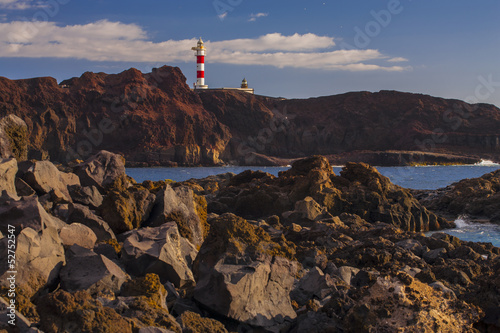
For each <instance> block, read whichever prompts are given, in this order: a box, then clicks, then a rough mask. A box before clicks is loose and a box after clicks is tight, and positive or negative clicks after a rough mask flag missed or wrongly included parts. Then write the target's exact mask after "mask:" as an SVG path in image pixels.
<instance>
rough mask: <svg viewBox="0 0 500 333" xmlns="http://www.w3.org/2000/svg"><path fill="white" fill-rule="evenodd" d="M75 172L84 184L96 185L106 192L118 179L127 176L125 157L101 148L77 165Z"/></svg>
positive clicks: (102, 191)
mask: <svg viewBox="0 0 500 333" xmlns="http://www.w3.org/2000/svg"><path fill="white" fill-rule="evenodd" d="M74 172H75V174H76V175H78V177H79V178H80V183H81V185H82V186H95V187H97V189H98V190H99V191H100V192H101V193H104V192H105V191H106V190H107V189H108V188H109V187H110V186H111V185H112V184H113V182H114V181H115V180H116V179H118V178H120V177H124V176H125V159H124V158H123V157H122V156H120V155H118V154H113V153H110V152H109V151H106V150H101V151H100V152H98V153H97V154H96V155H94V156H91V157H90V158H88V159H87V160H86V161H85V162H83V163H82V164H80V165H78V166H76V167H75V170H74Z"/></svg>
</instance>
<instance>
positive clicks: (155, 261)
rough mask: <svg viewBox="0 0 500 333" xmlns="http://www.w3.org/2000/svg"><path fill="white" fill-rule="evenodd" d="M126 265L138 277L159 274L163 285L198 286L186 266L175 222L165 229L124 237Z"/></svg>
mask: <svg viewBox="0 0 500 333" xmlns="http://www.w3.org/2000/svg"><path fill="white" fill-rule="evenodd" d="M123 236H124V237H126V239H125V241H124V242H123V248H122V261H123V262H124V264H125V266H126V268H127V271H128V272H129V273H130V274H131V275H134V276H142V275H144V274H146V273H156V274H158V275H159V276H160V278H161V279H162V282H163V283H165V282H166V281H170V282H172V283H174V284H175V286H176V287H183V286H186V285H192V284H194V278H193V273H192V272H191V269H190V268H189V266H188V264H187V262H186V259H185V258H186V256H187V254H186V253H183V252H182V246H181V241H180V238H181V236H180V235H179V231H178V229H177V225H176V224H175V223H174V222H170V223H165V224H163V225H162V226H161V227H156V228H141V229H139V230H133V231H130V232H128V233H126V234H124V235H123Z"/></svg>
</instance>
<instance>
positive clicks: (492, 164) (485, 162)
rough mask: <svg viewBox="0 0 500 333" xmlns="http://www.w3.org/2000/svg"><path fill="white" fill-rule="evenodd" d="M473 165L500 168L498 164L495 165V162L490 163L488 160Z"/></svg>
mask: <svg viewBox="0 0 500 333" xmlns="http://www.w3.org/2000/svg"><path fill="white" fill-rule="evenodd" d="M474 165H476V166H491V167H495V166H500V164H498V163H495V162H493V161H490V160H481V162H477V163H475V164H474Z"/></svg>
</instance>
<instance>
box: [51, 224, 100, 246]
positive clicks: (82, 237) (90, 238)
mask: <svg viewBox="0 0 500 333" xmlns="http://www.w3.org/2000/svg"><path fill="white" fill-rule="evenodd" d="M59 237H60V238H61V240H62V242H63V244H64V245H65V246H71V245H74V244H76V245H79V246H81V247H84V248H87V249H93V248H94V245H95V243H96V241H97V236H96V235H95V233H94V232H93V231H92V229H90V228H89V227H87V226H86V225H83V224H81V223H71V224H70V225H67V226H65V227H63V228H62V229H61V230H60V231H59Z"/></svg>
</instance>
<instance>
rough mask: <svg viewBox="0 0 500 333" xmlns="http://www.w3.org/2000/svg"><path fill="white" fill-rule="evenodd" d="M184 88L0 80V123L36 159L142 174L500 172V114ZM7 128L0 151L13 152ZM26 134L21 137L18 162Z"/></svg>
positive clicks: (463, 106) (150, 78) (414, 99)
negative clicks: (228, 168) (330, 166)
mask: <svg viewBox="0 0 500 333" xmlns="http://www.w3.org/2000/svg"><path fill="white" fill-rule="evenodd" d="M185 81H186V78H185V77H184V76H183V74H182V73H181V71H180V70H179V69H178V68H173V67H169V66H164V67H161V68H157V69H154V70H153V72H152V73H148V74H144V73H141V72H139V71H138V70H136V69H129V70H127V71H124V72H122V73H120V74H109V75H108V74H105V73H91V72H87V73H84V74H83V75H82V76H81V77H79V78H72V79H70V80H66V81H63V82H61V84H57V82H56V81H55V79H53V78H49V77H45V78H34V79H26V80H15V81H13V80H8V79H6V78H0V117H3V116H7V115H16V116H18V117H20V118H22V120H24V121H25V122H26V124H27V133H28V135H29V138H30V144H29V157H30V158H35V159H39V160H40V159H46V158H50V159H52V160H55V161H60V162H67V161H69V160H73V159H81V160H83V159H86V158H87V157H89V156H90V155H92V154H94V153H96V152H98V151H100V150H102V149H106V150H109V151H113V152H116V153H120V154H122V155H123V156H125V158H126V159H127V161H128V162H129V163H130V164H131V165H137V166H148V165H176V164H184V165H200V164H207V165H214V164H219V163H233V164H247V165H250V164H252V165H255V164H257V165H273V164H282V163H287V164H288V163H289V160H290V159H296V158H302V157H306V156H310V155H314V154H322V155H331V161H332V162H334V163H336V164H337V163H342V164H344V163H345V161H357V162H370V163H372V164H377V165H411V164H421V163H470V162H475V161H477V160H479V159H481V158H483V159H492V160H496V161H498V160H500V133H499V132H498V128H500V110H499V109H498V108H497V107H495V106H493V105H487V104H474V105H471V104H467V103H465V102H462V101H459V100H450V99H442V98H436V97H431V96H427V95H421V94H411V93H402V92H396V91H380V92H377V93H370V92H352V93H346V94H341V95H335V96H326V97H318V98H310V99H290V100H286V99H282V98H271V97H264V96H258V95H251V94H248V93H244V92H238V91H223V90H213V91H212V90H209V91H204V92H199V93H196V92H193V91H192V90H190V88H189V86H188V85H187V84H186V83H185ZM16 126H17V125H16ZM1 127H2V126H1V125H0V143H1V142H7V141H6V140H4V139H1V138H2V137H3V134H1V133H2V130H1ZM17 128H21V127H17ZM23 133H24V132H23V130H21V131H17V132H16V133H14V134H15V135H14V139H15V140H17V141H15V145H18V146H19V147H21V148H20V149H19V148H17V146H16V147H14V148H15V149H14V151H15V152H16V154H20V156H25V152H23V148H22V144H20V145H19V143H22V141H23V139H22V138H23V135H24V136H26V133H24V134H23ZM2 140H3V141H2ZM11 143H12V142H11V141H9V145H11ZM2 146H5V144H3V143H2ZM1 149H3V150H5V149H7V148H1ZM3 150H2V151H3ZM388 151H392V152H388ZM2 154H3V155H6V154H7V153H2ZM339 154H340V155H339ZM4 157H9V156H4ZM23 158H24V157H23Z"/></svg>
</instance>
